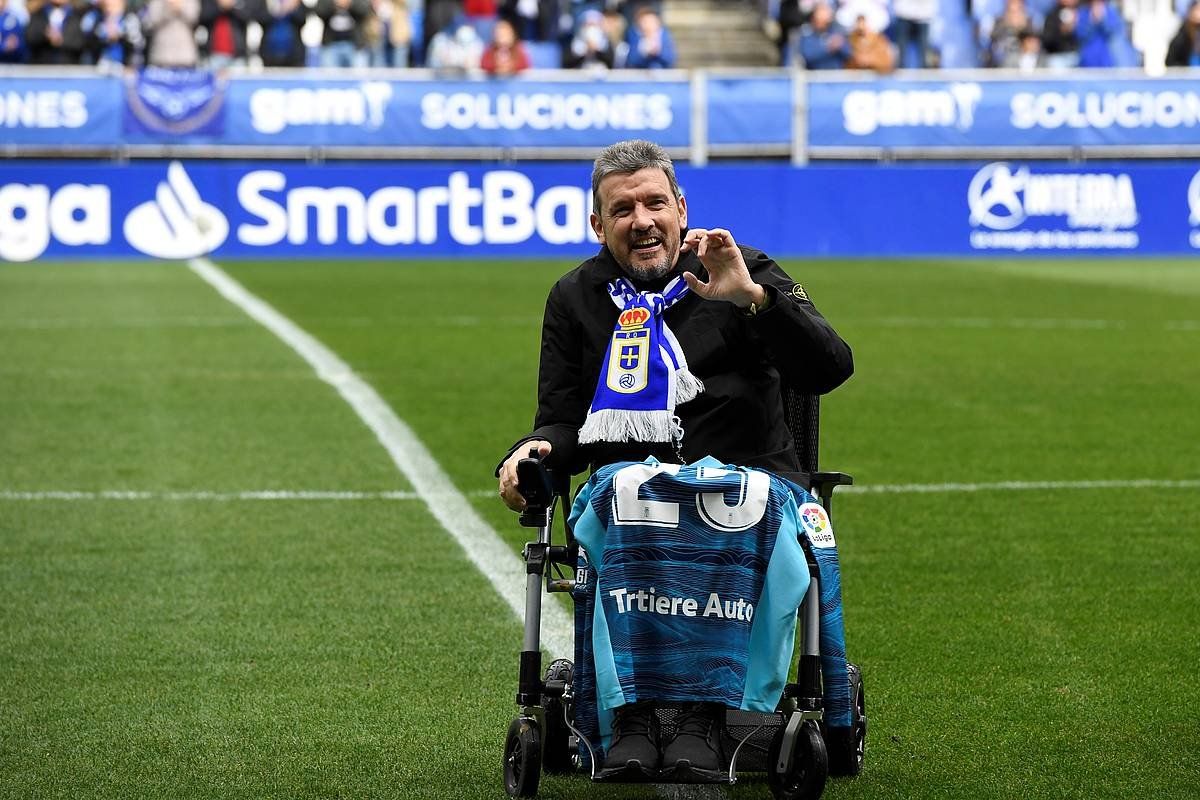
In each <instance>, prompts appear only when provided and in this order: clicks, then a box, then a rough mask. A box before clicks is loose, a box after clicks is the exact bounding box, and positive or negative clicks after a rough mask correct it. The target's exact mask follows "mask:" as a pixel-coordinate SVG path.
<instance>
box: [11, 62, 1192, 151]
mask: <svg viewBox="0 0 1200 800" xmlns="http://www.w3.org/2000/svg"><path fill="white" fill-rule="evenodd" d="M629 74H630V73H615V74H614V76H610V77H606V78H604V79H600V80H597V79H593V78H590V77H586V78H580V79H567V80H539V79H537V78H536V77H533V78H514V79H508V80H466V79H463V80H433V79H422V78H420V77H413V78H412V79H408V78H406V79H404V80H393V79H391V78H390V77H384V76H383V75H386V73H384V74H381V76H380V77H375V76H373V75H371V74H363V75H362V76H358V77H340V76H337V75H333V76H332V77H329V76H330V75H331V73H315V74H308V73H305V74H304V75H303V76H302V77H301V76H300V75H290V76H288V77H257V76H233V77H230V78H229V79H228V80H226V79H224V78H217V77H215V76H213V75H211V74H208V73H204V72H189V71H186V70H154V69H148V70H146V71H144V72H142V73H141V74H139V75H135V76H132V77H129V78H122V77H118V76H101V75H96V76H93V77H82V76H79V74H78V73H72V75H70V76H60V75H54V74H47V75H44V76H39V75H37V74H35V73H31V72H30V71H28V70H25V71H19V72H11V71H9V72H5V71H0V145H7V146H16V147H21V146H26V147H38V148H43V149H44V148H52V147H68V146H72V145H75V146H80V145H89V146H96V147H111V148H120V147H127V146H128V147H134V148H136V147H137V146H139V145H164V144H171V145H176V144H183V145H205V146H212V147H215V148H220V147H242V148H244V147H287V148H309V147H339V148H349V149H351V150H352V149H353V148H356V147H362V148H409V149H412V150H415V151H418V152H420V153H427V152H429V151H436V152H439V153H446V154H447V157H453V154H454V152H455V150H463V151H464V152H466V151H468V150H480V149H485V148H490V149H505V148H512V149H516V148H527V149H536V150H537V151H538V152H539V153H540V154H547V155H551V156H553V155H554V153H555V151H562V152H564V153H567V154H568V155H569V156H570V157H577V156H578V155H579V151H581V150H584V151H587V150H592V149H598V148H600V147H603V146H604V145H607V144H610V143H612V142H614V141H617V140H619V139H628V138H646V139H651V140H653V141H656V142H658V143H660V144H662V145H664V146H666V147H672V148H678V149H683V148H688V147H690V146H693V145H698V144H701V143H700V142H695V143H694V142H692V141H691V136H692V131H693V130H697V129H698V130H705V131H707V141H706V142H705V144H707V145H708V146H710V147H713V148H716V149H717V152H719V153H720V152H724V153H726V154H728V153H731V152H736V151H737V148H741V151H742V153H743V154H745V155H751V154H755V153H758V152H775V153H777V154H781V153H785V152H788V150H789V148H790V146H791V143H792V141H793V119H794V115H793V107H794V102H795V100H794V98H797V97H799V98H802V100H801V102H803V103H804V105H805V114H804V117H803V118H804V119H806V120H807V131H806V136H800V137H797V138H800V139H803V140H806V141H807V144H808V152H809V154H810V155H812V156H816V157H820V156H822V155H839V154H840V155H847V154H849V155H853V154H854V153H855V152H856V151H858V152H861V153H862V154H863V155H869V154H870V153H871V152H873V151H878V150H886V149H896V148H900V149H905V150H908V151H914V152H918V153H920V154H922V155H925V156H936V155H937V154H938V152H939V151H946V152H953V154H954V155H955V156H960V157H961V156H964V155H969V154H970V153H971V150H972V149H976V150H977V151H978V152H979V153H980V154H982V155H985V156H986V155H988V154H990V152H992V151H994V149H996V148H1003V149H1004V150H1006V151H1009V152H1015V153H1021V154H1034V153H1037V152H1038V151H1039V149H1043V150H1044V149H1046V148H1055V149H1057V150H1064V149H1083V150H1086V149H1087V148H1095V147H1100V148H1124V150H1125V151H1127V152H1130V153H1136V149H1137V148H1145V147H1154V148H1159V150H1157V151H1156V152H1158V153H1159V154H1164V153H1167V154H1173V153H1172V148H1175V149H1178V148H1194V150H1193V151H1191V154H1193V155H1194V154H1195V153H1196V152H1200V85H1198V84H1197V83H1196V81H1194V80H1184V79H1179V78H1174V77H1166V78H1153V79H1147V78H1140V77H1132V76H1130V75H1128V74H1127V73H1106V74H1105V75H1104V76H1103V80H1097V79H1095V78H1094V77H1093V76H1089V77H1088V78H1086V79H1084V78H1080V79H1071V78H1045V79H1038V80H1033V79H1022V80H1009V79H1003V78H993V77H992V76H991V75H990V74H988V73H986V72H983V71H977V72H972V73H961V74H960V76H959V77H956V78H955V79H953V80H949V79H937V78H933V79H926V78H924V77H921V78H920V79H911V78H910V79H902V78H895V77H891V78H871V77H866V78H863V77H858V78H853V77H847V76H844V75H839V76H828V75H816V74H804V73H786V72H782V71H781V72H779V73H777V74H770V73H761V72H756V73H747V74H745V75H726V74H716V75H706V76H696V81H698V83H697V84H696V86H695V87H693V84H692V83H691V81H690V80H689V79H688V77H687V76H685V75H681V74H678V73H671V74H669V75H668V76H667V77H666V78H664V79H662V80H647V79H633V78H628V77H625V76H628V75H629ZM796 80H803V81H805V85H804V86H797V85H796V84H795V83H794V81H796ZM694 88H699V89H700V92H699V93H698V95H697V96H702V97H704V98H705V101H704V102H703V103H702V104H701V103H695V102H694V100H693V97H694V96H693V89H694ZM797 89H800V90H801V91H797ZM693 115H703V116H702V117H697V120H698V121H700V122H702V123H703V124H702V125H698V126H696V127H695V128H693V125H692V123H693ZM721 148H724V151H722V150H721ZM989 149H991V150H989Z"/></svg>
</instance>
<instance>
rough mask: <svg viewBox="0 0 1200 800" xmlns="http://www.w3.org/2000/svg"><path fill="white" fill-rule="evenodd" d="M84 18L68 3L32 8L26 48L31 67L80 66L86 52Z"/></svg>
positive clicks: (52, 1) (59, 1)
mask: <svg viewBox="0 0 1200 800" xmlns="http://www.w3.org/2000/svg"><path fill="white" fill-rule="evenodd" d="M82 23H83V15H82V14H80V13H79V12H78V11H77V10H76V9H75V8H74V7H72V5H71V3H70V2H69V0H47V2H45V3H43V4H42V5H41V6H40V7H37V8H31V9H30V15H29V25H28V26H27V27H26V28H25V45H26V47H28V48H29V63H31V64H78V63H80V56H81V54H82V53H83V44H84V43H83V24H82Z"/></svg>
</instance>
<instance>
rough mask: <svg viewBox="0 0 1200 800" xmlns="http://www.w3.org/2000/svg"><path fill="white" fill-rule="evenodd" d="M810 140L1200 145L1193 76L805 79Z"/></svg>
mask: <svg viewBox="0 0 1200 800" xmlns="http://www.w3.org/2000/svg"><path fill="white" fill-rule="evenodd" d="M808 141H809V144H810V145H811V146H812V147H813V148H814V151H815V153H819V151H820V149H821V148H853V147H877V148H889V147H907V148H925V149H929V150H936V149H938V148H970V147H1006V148H1029V149H1035V148H1038V147H1095V146H1110V147H1111V146H1119V147H1135V146H1144V145H1200V85H1198V84H1197V83H1196V81H1195V80H1179V79H1172V78H1149V79H1146V78H1132V77H1116V76H1108V75H1106V76H1105V78H1104V80H1102V81H1101V80H1096V79H1093V78H1078V79H1041V78H1040V79H1037V80H1033V79H1029V78H1022V79H1020V80H993V79H981V80H953V81H951V80H919V81H913V80H907V81H906V80H901V79H896V78H884V79H873V80H821V81H810V83H809V86H808Z"/></svg>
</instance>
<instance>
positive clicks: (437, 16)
mask: <svg viewBox="0 0 1200 800" xmlns="http://www.w3.org/2000/svg"><path fill="white" fill-rule="evenodd" d="M462 13H463V0H425V11H424V16H423V17H422V28H421V52H422V53H423V54H424V56H423V61H424V63H425V64H426V65H429V56H430V51H431V50H432V48H433V38H434V37H435V36H437V35H438V34H439V33H441V32H442V31H444V30H446V28H448V27H449V26H450V25H451V24H452V23H453V22H454V21H455V20H456V19H458V18H459V17H460V16H462Z"/></svg>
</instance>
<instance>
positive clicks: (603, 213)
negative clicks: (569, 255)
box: [591, 167, 687, 279]
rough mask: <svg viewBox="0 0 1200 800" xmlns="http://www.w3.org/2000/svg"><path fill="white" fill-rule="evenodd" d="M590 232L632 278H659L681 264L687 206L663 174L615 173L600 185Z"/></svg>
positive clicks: (651, 171)
mask: <svg viewBox="0 0 1200 800" xmlns="http://www.w3.org/2000/svg"><path fill="white" fill-rule="evenodd" d="M598 193H599V195H600V206H599V208H597V209H596V210H595V212H593V213H592V217H591V222H592V230H594V231H595V232H596V236H597V238H599V239H600V243H601V244H603V245H606V246H607V247H608V249H609V252H611V253H612V254H613V258H615V259H616V261H617V263H618V264H620V265H621V268H622V269H624V270H625V271H626V272H627V273H629V275H630V276H631V277H635V278H643V279H653V278H661V277H662V276H663V275H666V274H667V273H668V272H670V271H671V269H672V268H673V267H674V266H675V262H676V261H678V260H679V243H680V238H681V237H682V235H683V229H684V228H685V227H687V203H686V202H685V201H684V199H683V198H682V197H681V198H679V200H676V199H675V195H674V194H672V193H671V184H670V183H669V182H668V181H667V175H666V173H665V172H663V171H662V170H661V169H655V168H653V167H647V168H646V169H641V170H638V171H637V172H632V173H614V174H612V175H609V176H608V177H606V178H604V179H603V180H602V181H600V186H599V192H598Z"/></svg>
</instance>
